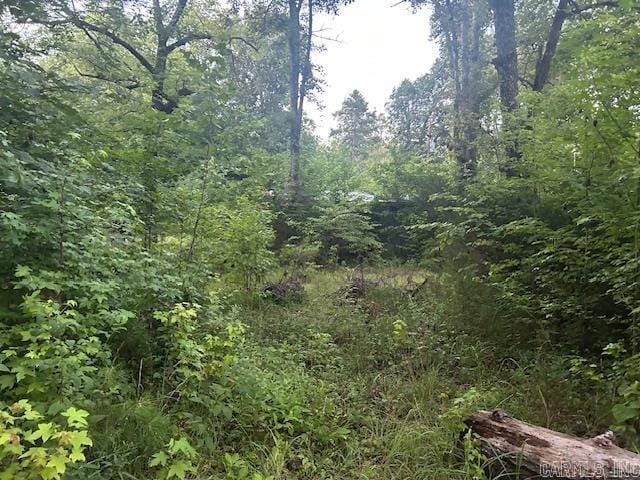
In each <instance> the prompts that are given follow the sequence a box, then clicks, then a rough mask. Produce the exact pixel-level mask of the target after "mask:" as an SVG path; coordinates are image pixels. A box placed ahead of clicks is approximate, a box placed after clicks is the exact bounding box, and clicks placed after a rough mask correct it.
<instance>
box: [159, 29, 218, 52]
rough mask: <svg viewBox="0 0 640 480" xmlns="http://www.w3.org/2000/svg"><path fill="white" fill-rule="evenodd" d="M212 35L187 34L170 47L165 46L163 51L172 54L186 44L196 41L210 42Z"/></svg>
mask: <svg viewBox="0 0 640 480" xmlns="http://www.w3.org/2000/svg"><path fill="white" fill-rule="evenodd" d="M212 38H213V35H211V34H210V33H189V34H187V35H185V36H184V37H182V38H179V39H178V40H176V41H175V42H173V43H172V44H170V45H167V48H166V49H165V51H166V52H167V54H168V53H171V52H173V51H174V50H175V49H176V48H180V47H183V46H185V45H186V44H187V43H190V42H194V41H196V40H211V39H212Z"/></svg>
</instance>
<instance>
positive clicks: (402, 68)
mask: <svg viewBox="0 0 640 480" xmlns="http://www.w3.org/2000/svg"><path fill="white" fill-rule="evenodd" d="M316 25H317V28H316V34H317V35H318V36H321V37H324V38H328V39H331V40H325V41H324V44H325V47H326V51H324V52H318V53H316V61H317V62H318V63H320V64H321V65H322V67H323V69H324V72H323V73H322V76H323V79H324V80H325V82H326V85H325V87H324V92H323V93H321V94H320V96H319V98H320V100H321V102H322V103H323V104H324V105H325V109H324V110H323V111H319V110H318V109H317V108H316V107H315V106H314V105H310V106H309V115H310V116H311V118H312V119H313V120H314V121H315V122H316V124H317V132H318V133H319V134H320V135H321V136H322V137H325V138H326V137H327V136H328V134H329V131H330V130H331V127H332V126H333V124H334V122H333V117H332V115H331V114H332V113H333V112H335V111H336V110H338V109H339V108H340V105H341V104H342V101H343V100H344V98H345V97H346V96H347V95H348V94H349V93H350V92H351V91H352V90H353V89H358V90H360V91H361V92H362V93H363V95H364V96H365V98H366V99H367V101H368V102H369V104H370V105H371V106H372V107H373V108H375V109H376V110H378V111H382V110H383V109H384V104H385V102H386V101H387V99H388V97H389V95H390V94H391V92H392V90H393V87H395V86H396V85H398V84H399V83H400V82H401V81H402V80H403V79H405V78H409V79H414V78H416V77H418V76H420V75H422V74H424V73H426V72H427V71H429V69H430V68H431V65H432V63H433V60H434V59H435V58H436V56H437V47H436V45H435V43H434V42H432V41H431V40H430V39H429V12H428V11H427V10H426V9H423V10H420V11H418V12H417V13H415V14H414V13H412V11H411V8H410V7H409V6H407V5H404V4H398V0H356V1H355V2H354V3H352V4H351V5H349V6H347V7H344V8H342V9H341V10H340V15H339V16H337V17H333V16H328V15H323V16H322V17H321V18H319V19H318V21H317V22H316ZM333 39H337V40H338V41H334V40H333Z"/></svg>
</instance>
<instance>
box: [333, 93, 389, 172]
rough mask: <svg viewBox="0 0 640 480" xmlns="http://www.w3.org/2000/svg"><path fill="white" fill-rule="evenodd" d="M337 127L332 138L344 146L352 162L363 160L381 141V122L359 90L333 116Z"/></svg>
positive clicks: (350, 95)
mask: <svg viewBox="0 0 640 480" xmlns="http://www.w3.org/2000/svg"><path fill="white" fill-rule="evenodd" d="M333 117H334V118H335V120H336V122H337V127H336V128H335V129H333V130H331V135H330V136H331V138H333V139H335V140H336V141H337V142H338V143H339V144H340V145H342V146H343V147H344V148H345V150H346V152H347V154H348V156H349V160H350V161H352V162H355V161H358V160H363V159H365V158H366V157H367V156H368V153H369V151H370V150H371V148H372V147H373V146H374V145H375V144H376V143H377V142H378V141H379V140H380V121H379V119H378V115H377V114H376V113H375V112H372V111H370V110H369V104H368V103H367V101H366V100H365V99H364V97H363V96H362V93H360V92H359V91H358V90H354V91H353V92H351V93H350V94H349V96H348V97H347V98H346V99H345V100H344V102H342V107H341V108H340V110H338V111H337V112H335V113H334V114H333Z"/></svg>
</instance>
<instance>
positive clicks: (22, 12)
mask: <svg viewBox="0 0 640 480" xmlns="http://www.w3.org/2000/svg"><path fill="white" fill-rule="evenodd" d="M188 4H189V0H175V2H172V3H171V4H170V5H163V4H162V3H161V2H160V0H153V1H152V2H151V3H149V2H148V1H144V2H141V5H137V7H138V8H140V7H141V10H142V11H143V12H145V13H148V15H146V16H145V15H141V14H140V13H138V10H137V9H127V8H125V7H124V5H123V6H120V7H114V6H113V5H112V4H111V2H104V1H98V2H88V3H86V4H85V5H83V6H84V7H85V9H83V10H80V9H79V8H78V7H77V6H76V4H75V3H74V2H73V1H67V0H47V1H46V2H44V5H43V6H42V7H41V8H33V5H32V4H31V3H30V2H27V3H26V4H25V5H21V4H20V3H17V4H16V5H14V6H13V8H12V9H11V11H12V13H13V14H14V16H15V17H16V19H17V21H19V22H23V23H34V24H40V25H46V26H49V27H58V26H69V25H70V26H73V27H75V28H77V29H79V30H80V31H81V32H83V33H84V34H85V35H86V36H87V37H88V38H89V39H90V40H91V41H92V42H93V43H94V45H95V47H96V53H98V54H99V55H104V54H105V50H104V47H105V45H104V40H107V41H109V42H111V44H113V45H117V46H118V47H120V48H122V49H123V50H124V51H126V52H127V53H128V54H129V55H130V56H131V57H132V58H133V59H135V61H136V62H137V63H138V65H139V66H141V67H142V69H143V71H145V72H146V74H147V75H149V77H150V78H151V80H152V84H153V86H152V89H151V105H152V107H153V108H154V109H155V110H158V111H161V112H165V113H172V112H173V111H174V110H175V108H176V107H177V106H178V101H179V97H181V96H187V95H190V94H192V93H193V92H192V91H191V90H190V89H189V88H187V87H183V88H180V89H177V90H176V91H175V92H174V93H168V92H167V89H166V85H165V80H166V78H167V65H168V61H169V58H170V56H171V55H172V54H173V53H174V52H175V51H177V50H179V49H181V48H182V47H184V46H186V45H188V44H190V43H192V42H195V41H198V40H212V39H213V38H214V37H213V35H212V33H210V32H205V31H199V30H196V29H194V28H192V27H190V26H188V25H186V22H184V18H185V12H186V10H187V7H188ZM147 17H148V18H149V19H150V20H151V19H152V24H151V25H149V24H148V22H147ZM149 30H151V32H152V35H153V38H154V43H155V44H154V46H153V47H152V48H149V47H148V46H147V45H146V35H147V32H148V31H149ZM109 73H110V72H109V71H107V72H104V71H96V72H91V73H87V74H85V75H86V76H90V77H92V78H96V79H102V80H106V81H113V80H114V78H113V77H112V76H110V75H109ZM126 81H127V82H129V83H130V85H136V86H137V85H138V83H139V82H138V80H137V79H133V80H132V79H130V78H129V79H126Z"/></svg>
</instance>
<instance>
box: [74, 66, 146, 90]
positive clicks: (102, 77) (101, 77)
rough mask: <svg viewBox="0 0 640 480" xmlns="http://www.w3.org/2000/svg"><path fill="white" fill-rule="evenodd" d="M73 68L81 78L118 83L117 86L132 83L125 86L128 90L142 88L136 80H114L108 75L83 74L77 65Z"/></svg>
mask: <svg viewBox="0 0 640 480" xmlns="http://www.w3.org/2000/svg"><path fill="white" fill-rule="evenodd" d="M73 68H74V69H75V71H76V72H77V73H78V75H80V76H81V77H86V78H93V79H94V80H102V81H105V82H110V83H116V84H121V83H123V82H131V83H130V84H129V85H123V87H124V88H126V89H127V90H135V89H136V88H138V87H140V82H139V81H138V80H137V79H135V78H123V79H114V78H109V77H107V76H106V75H100V74H98V73H84V72H81V71H80V69H78V67H76V66H75V65H74V66H73Z"/></svg>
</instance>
